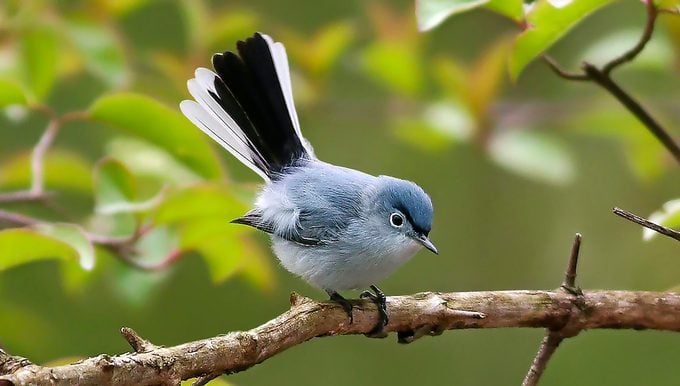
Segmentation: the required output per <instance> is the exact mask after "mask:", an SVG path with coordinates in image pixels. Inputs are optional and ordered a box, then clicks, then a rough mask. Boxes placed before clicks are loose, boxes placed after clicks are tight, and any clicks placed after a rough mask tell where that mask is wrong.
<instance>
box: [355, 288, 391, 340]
mask: <svg viewBox="0 0 680 386" xmlns="http://www.w3.org/2000/svg"><path fill="white" fill-rule="evenodd" d="M370 288H371V290H372V291H373V292H371V291H364V292H362V293H361V295H359V297H360V298H362V299H371V300H372V301H373V303H375V305H376V306H378V317H379V318H378V323H376V325H375V327H373V329H371V331H369V332H368V333H367V334H366V336H369V337H371V338H384V337H386V336H387V333H386V332H385V326H386V325H387V323H389V318H388V317H387V303H386V300H387V297H386V296H385V293H384V292H382V291H381V290H380V288H378V287H376V286H374V285H372V286H370Z"/></svg>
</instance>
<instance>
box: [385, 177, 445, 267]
mask: <svg viewBox="0 0 680 386" xmlns="http://www.w3.org/2000/svg"><path fill="white" fill-rule="evenodd" d="M379 180H380V185H379V188H378V193H377V196H376V201H375V202H376V204H377V207H376V212H377V215H378V216H379V217H380V218H379V219H378V221H380V222H382V223H384V228H385V229H388V231H389V232H393V233H396V234H400V235H404V236H406V237H408V238H410V239H412V240H414V241H416V242H417V243H418V244H420V245H421V246H423V247H425V248H427V249H428V250H430V251H431V252H433V253H435V254H438V251H437V247H435V245H434V244H433V243H432V241H430V239H429V237H428V236H429V234H430V230H431V229H432V212H433V210H432V201H431V200H430V197H429V196H428V195H427V193H425V191H424V190H423V189H422V188H420V186H418V185H416V184H415V183H413V182H411V181H405V180H401V179H398V178H393V177H387V176H380V177H379Z"/></svg>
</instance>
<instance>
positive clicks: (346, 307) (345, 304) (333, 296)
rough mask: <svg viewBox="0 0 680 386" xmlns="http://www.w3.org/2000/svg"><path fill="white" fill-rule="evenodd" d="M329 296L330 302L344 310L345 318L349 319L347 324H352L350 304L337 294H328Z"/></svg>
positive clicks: (352, 316)
mask: <svg viewBox="0 0 680 386" xmlns="http://www.w3.org/2000/svg"><path fill="white" fill-rule="evenodd" d="M329 295H330V297H331V300H332V301H334V302H336V303H338V304H339V305H340V306H341V307H342V309H343V310H345V312H346V313H347V316H348V317H349V324H352V323H353V322H354V315H352V308H353V306H352V303H351V302H350V301H349V300H347V299H345V298H344V297H343V296H342V295H340V294H339V293H337V292H329Z"/></svg>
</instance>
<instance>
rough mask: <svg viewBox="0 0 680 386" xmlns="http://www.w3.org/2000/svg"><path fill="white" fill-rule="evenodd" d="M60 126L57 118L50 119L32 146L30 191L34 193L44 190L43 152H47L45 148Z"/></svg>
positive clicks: (48, 145)
mask: <svg viewBox="0 0 680 386" xmlns="http://www.w3.org/2000/svg"><path fill="white" fill-rule="evenodd" d="M60 127H61V122H60V121H59V120H58V119H56V118H54V119H50V121H49V122H48V123H47V128H46V129H45V131H44V132H43V134H42V136H41V137H40V140H38V143H37V144H36V145H35V147H34V148H33V153H32V154H31V190H30V192H31V193H33V194H35V195H40V194H42V193H43V191H44V190H45V173H44V172H43V167H44V164H45V154H47V149H49V148H50V146H52V142H54V139H55V138H56V136H57V133H59V128H60Z"/></svg>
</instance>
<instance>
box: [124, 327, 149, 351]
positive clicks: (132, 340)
mask: <svg viewBox="0 0 680 386" xmlns="http://www.w3.org/2000/svg"><path fill="white" fill-rule="evenodd" d="M120 333H121V334H122V335H123V338H125V340H126V341H127V342H128V343H129V344H130V346H131V347H132V349H133V350H135V352H137V353H145V352H149V351H152V350H155V349H157V348H158V346H156V345H155V344H153V343H151V342H149V341H148V340H146V339H144V338H142V337H141V336H139V334H137V332H136V331H135V330H133V329H131V328H130V327H123V328H121V329H120Z"/></svg>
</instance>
